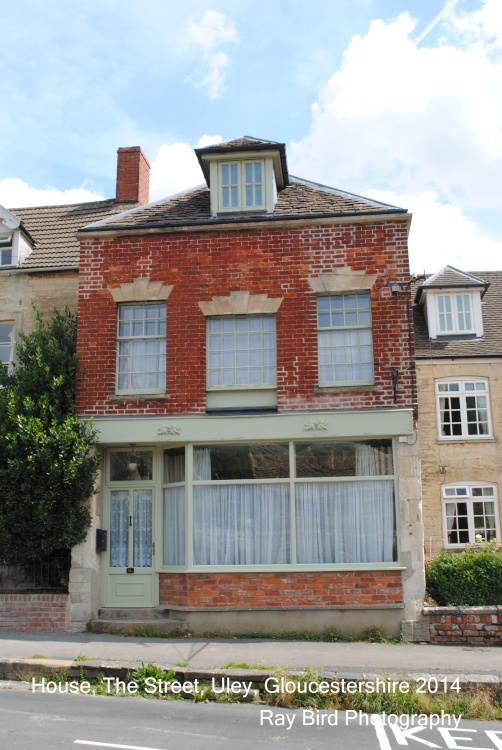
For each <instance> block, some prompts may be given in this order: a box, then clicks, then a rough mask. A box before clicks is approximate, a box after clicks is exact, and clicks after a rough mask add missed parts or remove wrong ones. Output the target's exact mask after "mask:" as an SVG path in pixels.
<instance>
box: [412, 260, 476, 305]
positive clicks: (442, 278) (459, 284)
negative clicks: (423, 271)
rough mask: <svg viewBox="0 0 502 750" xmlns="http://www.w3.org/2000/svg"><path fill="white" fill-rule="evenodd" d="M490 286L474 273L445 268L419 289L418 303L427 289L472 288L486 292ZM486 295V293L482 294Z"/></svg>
mask: <svg viewBox="0 0 502 750" xmlns="http://www.w3.org/2000/svg"><path fill="white" fill-rule="evenodd" d="M488 286H489V284H488V282H486V281H483V279H480V278H478V277H477V276H475V275H474V274H472V273H467V272H466V271H460V270H459V269H458V268H455V267H454V266H444V267H443V268H441V269H440V270H439V271H437V272H436V273H434V274H432V276H429V277H428V278H427V279H426V281H424V283H423V284H421V285H420V286H419V287H418V290H417V294H416V301H417V302H419V301H420V298H421V296H422V291H423V290H425V291H426V290H427V289H444V288H446V287H453V288H456V289H468V288H470V287H484V288H485V290H486V289H487V288H488ZM482 294H484V292H482Z"/></svg>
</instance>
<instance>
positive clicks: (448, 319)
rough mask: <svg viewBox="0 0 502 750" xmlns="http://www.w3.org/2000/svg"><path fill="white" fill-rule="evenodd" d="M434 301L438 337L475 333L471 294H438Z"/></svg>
mask: <svg viewBox="0 0 502 750" xmlns="http://www.w3.org/2000/svg"><path fill="white" fill-rule="evenodd" d="M477 296H478V298H479V293H478V294H477ZM436 301H437V320H438V335H439V336H441V335H444V334H448V333H453V334H455V333H475V328H474V316H473V300H472V294H438V295H436Z"/></svg>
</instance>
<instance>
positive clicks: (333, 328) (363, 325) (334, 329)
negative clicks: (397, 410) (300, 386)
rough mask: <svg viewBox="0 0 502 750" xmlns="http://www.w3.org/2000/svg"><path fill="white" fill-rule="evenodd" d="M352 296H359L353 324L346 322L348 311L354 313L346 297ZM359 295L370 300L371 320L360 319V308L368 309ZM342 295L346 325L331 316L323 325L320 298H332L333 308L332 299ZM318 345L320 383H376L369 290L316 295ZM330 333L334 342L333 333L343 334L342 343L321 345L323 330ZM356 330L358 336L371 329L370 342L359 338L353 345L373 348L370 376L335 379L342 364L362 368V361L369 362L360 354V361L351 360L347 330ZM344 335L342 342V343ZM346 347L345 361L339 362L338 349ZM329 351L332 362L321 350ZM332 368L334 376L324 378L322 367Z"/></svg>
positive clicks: (330, 304)
mask: <svg viewBox="0 0 502 750" xmlns="http://www.w3.org/2000/svg"><path fill="white" fill-rule="evenodd" d="M350 297H355V298H356V306H355V308H354V309H355V311H356V318H357V320H356V322H355V323H354V324H350V325H347V323H346V318H347V316H348V314H350V313H352V309H349V308H348V307H347V305H346V300H348V299H349V298H350ZM359 297H365V298H367V300H368V311H369V320H368V321H362V320H361V321H360V316H359V312H360V311H361V312H366V309H363V308H359V306H358V298H359ZM335 298H337V299H341V300H342V308H341V309H342V310H343V317H344V323H343V325H333V324H332V319H330V324H329V325H321V322H320V315H321V314H322V311H320V309H319V304H320V300H322V299H328V300H330V303H329V306H330V311H333V307H332V303H331V300H335ZM316 304H317V345H318V371H319V387H321V388H323V387H333V386H352V385H356V386H359V385H373V383H374V381H375V370H374V357H373V324H372V317H371V294H370V292H369V291H368V290H361V291H350V292H343V293H340V294H326V295H318V297H317V301H316ZM328 332H329V333H330V339H331V341H332V342H333V340H334V336H335V335H336V334H342V335H340V336H339V338H340V342H341V344H340V346H336V347H335V346H334V344H333V343H332V344H331V345H330V346H321V337H323V334H325V333H328ZM353 332H354V333H355V332H357V336H358V338H359V336H360V333H368V332H369V342H364V343H361V342H360V341H358V342H357V345H356V346H355V347H350V349H354V348H356V349H357V351H360V350H361V348H362V347H363V346H364V347H365V348H368V347H369V348H371V377H368V378H345V379H343V378H342V379H336V367H337V366H338V367H339V368H342V367H344V368H345V370H346V372H347V370H348V368H349V366H350V365H351V364H352V365H358V366H359V367H360V368H361V367H362V366H363V365H366V366H368V365H369V364H370V362H369V361H368V362H363V361H362V360H361V356H359V360H358V362H350V356H349V354H348V350H349V347H348V345H347V334H350V333H353ZM342 339H343V344H342ZM337 349H338V350H343V351H344V352H345V356H344V359H343V361H342V360H340V361H339V362H336V357H337V354H336V350H337ZM323 351H324V352H328V351H331V362H329V363H328V362H323V361H322V360H323V357H324V355H323V354H322V352H323ZM328 367H330V368H331V371H332V375H333V377H332V379H327V380H326V379H325V378H323V376H322V374H323V368H326V369H327V368H328Z"/></svg>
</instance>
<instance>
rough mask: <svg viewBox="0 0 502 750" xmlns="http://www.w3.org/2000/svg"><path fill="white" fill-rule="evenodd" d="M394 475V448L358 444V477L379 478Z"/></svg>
mask: <svg viewBox="0 0 502 750" xmlns="http://www.w3.org/2000/svg"><path fill="white" fill-rule="evenodd" d="M393 473H394V471H393V468H392V446H390V445H388V446H387V445H382V446H378V447H377V446H373V445H365V444H364V443H356V476H358V477H378V476H385V475H387V476H388V475H389V474H393Z"/></svg>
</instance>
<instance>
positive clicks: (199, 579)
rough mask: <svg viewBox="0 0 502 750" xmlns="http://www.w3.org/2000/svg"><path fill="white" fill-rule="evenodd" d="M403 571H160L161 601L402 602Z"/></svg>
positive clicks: (261, 605)
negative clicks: (203, 572)
mask: <svg viewBox="0 0 502 750" xmlns="http://www.w3.org/2000/svg"><path fill="white" fill-rule="evenodd" d="M402 602H403V592H402V585H401V573H400V572H396V571H366V570H365V571H361V570H359V571H333V572H327V573H314V572H312V573H310V572H294V573H233V572H229V573H206V574H202V573H161V574H160V604H161V605H162V606H167V607H176V606H179V607H194V608H204V607H217V608H218V609H222V610H224V609H232V608H239V607H242V608H253V607H254V608H256V609H273V608H280V607H323V606H336V605H338V606H354V607H357V606H363V605H374V606H376V605H386V604H387V605H388V604H402Z"/></svg>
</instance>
